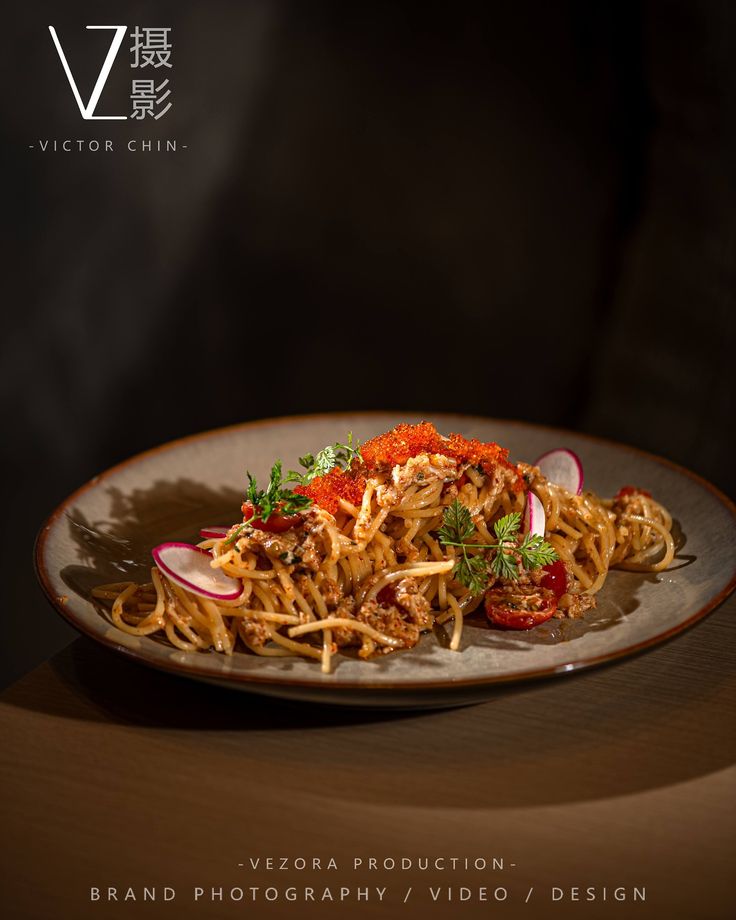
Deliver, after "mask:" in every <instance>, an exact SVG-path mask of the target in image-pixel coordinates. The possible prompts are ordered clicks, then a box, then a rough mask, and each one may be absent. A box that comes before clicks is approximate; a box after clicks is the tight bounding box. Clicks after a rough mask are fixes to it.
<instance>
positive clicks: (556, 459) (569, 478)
mask: <svg viewBox="0 0 736 920" xmlns="http://www.w3.org/2000/svg"><path fill="white" fill-rule="evenodd" d="M534 466H538V467H539V469H540V470H541V472H542V475H543V476H546V477H547V479H549V481H550V482H554V483H555V485H558V486H562V488H563V489H567V491H568V492H572V494H573V495H580V493H581V492H582V491H583V464H582V463H581V462H580V457H578V455H577V454H576V453H575V452H574V451H572V450H568V448H567V447H559V448H557V449H556V450H549V451H547V453H546V454H542V456H541V457H539V458H538V459H537V460H535V462H534Z"/></svg>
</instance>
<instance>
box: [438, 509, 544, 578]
mask: <svg viewBox="0 0 736 920" xmlns="http://www.w3.org/2000/svg"><path fill="white" fill-rule="evenodd" d="M520 526H521V514H520V512H518V511H514V512H513V513H512V514H506V515H504V517H502V518H499V519H498V520H497V521H496V523H495V524H494V525H493V533H494V534H495V536H496V539H497V540H498V542H497V543H471V542H470V541H471V539H472V537H473V534H474V533H475V524H473V519H472V517H471V515H470V511H469V510H468V508H467V507H466V506H465V505H463V503H462V502H460V501H458V500H457V499H455V501H454V502H453V503H452V504H451V505H449V506H448V507H447V508H445V512H444V514H443V515H442V527H440V529H439V531H438V536H439V538H440V543H442V544H443V545H444V546H458V547H460V548H461V549H462V556H461V557H460V558H459V559H458V561H457V563H456V564H455V568H454V569H453V570H452V577H453V578H454V579H455V580H456V581H459V582H460V584H462V585H465V587H466V588H467V589H468V590H469V591H470V593H471V594H482V593H483V591H485V589H486V586H487V585H488V578H489V569H490V571H491V572H493V574H494V575H495V576H496V577H497V578H508V579H511V580H513V581H517V580H518V578H519V576H520V575H521V574H522V572H524V571H528V570H530V569H536V568H539V566H541V565H548V564H549V563H550V562H554V561H555V559H557V553H556V552H555V551H554V549H553V547H552V546H551V545H550V544H549V543H547V542H545V540H544V539H543V538H542V537H541V536H540V535H539V534H526V535H525V536H524V537H523V538H522V539H521V540H519V537H520V534H519V528H520ZM471 549H484V550H491V551H492V552H493V554H494V555H493V557H492V559H491V560H490V562H489V561H487V558H486V556H485V555H484V554H477V553H476V554H473V553H469V552H468V550H471Z"/></svg>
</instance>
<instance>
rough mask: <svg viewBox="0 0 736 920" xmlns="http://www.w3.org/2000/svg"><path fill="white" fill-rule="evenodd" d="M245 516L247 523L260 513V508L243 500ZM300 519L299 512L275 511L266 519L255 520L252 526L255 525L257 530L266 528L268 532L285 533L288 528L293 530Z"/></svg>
mask: <svg viewBox="0 0 736 920" xmlns="http://www.w3.org/2000/svg"><path fill="white" fill-rule="evenodd" d="M242 510H243V518H244V520H245V523H246V524H247V523H248V522H249V518H252V517H253V515H254V514H256V513H260V508H255V509H254V508H253V505H252V504H251V503H250V502H243V509H242ZM299 521H300V517H299V515H298V514H279V513H278V512H274V513H273V514H269V516H268V517H267V518H266V520H265V521H261V520H260V519H259V520H257V521H253V522H252V523H251V527H255V529H256V530H264V531H266V533H284V531H286V530H291V528H292V527H294V526H295V525H296V524H298V523H299Z"/></svg>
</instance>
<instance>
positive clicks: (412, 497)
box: [391, 482, 444, 515]
mask: <svg viewBox="0 0 736 920" xmlns="http://www.w3.org/2000/svg"><path fill="white" fill-rule="evenodd" d="M443 485H444V483H442V482H436V483H432V484H431V485H428V486H424V487H423V488H422V489H418V490H415V491H414V492H411V490H407V491H406V492H405V493H404V496H403V497H402V500H401V501H400V502H399V504H398V505H394V506H393V507H392V508H391V513H392V514H400V515H403V513H404V511H412V510H416V509H418V508H426V507H427V505H433V504H436V503H437V500H438V499H439V497H440V493H441V492H442V488H443Z"/></svg>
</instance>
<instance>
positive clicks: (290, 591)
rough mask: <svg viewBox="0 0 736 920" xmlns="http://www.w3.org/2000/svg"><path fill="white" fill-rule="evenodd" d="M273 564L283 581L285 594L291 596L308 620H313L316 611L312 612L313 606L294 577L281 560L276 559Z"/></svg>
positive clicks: (279, 578)
mask: <svg viewBox="0 0 736 920" xmlns="http://www.w3.org/2000/svg"><path fill="white" fill-rule="evenodd" d="M273 564H274V567H275V569H276V575H277V577H278V580H279V581H280V582H281V587H282V588H283V591H284V594H285V595H286V596H287V597H288V598H289V600H291V601H293V602H294V603H295V604H296V605H297V607H298V608H299V609H300V610H301V612H302V613H303V614H304V616H305V617H306V618H307V619H308V620H313V619H314V613H313V612H312V608H311V607H310V606H309V604H308V603H307V599H306V598H305V597H304V595H303V594H302V592H301V591H300V590H299V588H297V586H296V585H295V584H294V580H293V579H292V577H291V576H290V575H289V573H288V572H287V571H286V569H285V568H284V566H283V565H281V563H280V562H277V561H276V560H275V559H274V561H273Z"/></svg>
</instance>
